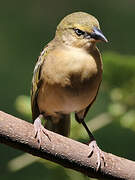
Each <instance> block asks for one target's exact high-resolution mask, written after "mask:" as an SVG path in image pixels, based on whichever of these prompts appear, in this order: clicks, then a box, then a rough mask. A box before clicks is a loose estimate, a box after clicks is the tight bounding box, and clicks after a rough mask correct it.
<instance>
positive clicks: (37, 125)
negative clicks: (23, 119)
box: [34, 115, 50, 146]
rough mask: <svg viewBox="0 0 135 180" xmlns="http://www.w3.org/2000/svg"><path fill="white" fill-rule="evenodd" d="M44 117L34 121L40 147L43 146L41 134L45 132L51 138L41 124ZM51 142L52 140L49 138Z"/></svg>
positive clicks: (40, 116)
mask: <svg viewBox="0 0 135 180" xmlns="http://www.w3.org/2000/svg"><path fill="white" fill-rule="evenodd" d="M42 117H43V115H39V116H38V117H37V118H36V119H35V121H34V131H35V138H36V139H37V141H38V143H39V146H41V132H43V133H44V134H45V135H46V136H47V137H48V138H49V135H48V134H47V132H46V129H45V128H44V126H43V125H42V124H41V118H42ZM49 140H50V138H49Z"/></svg>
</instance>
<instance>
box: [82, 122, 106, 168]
mask: <svg viewBox="0 0 135 180" xmlns="http://www.w3.org/2000/svg"><path fill="white" fill-rule="evenodd" d="M82 125H83V126H84V128H85V129H86V131H87V133H88V135H89V137H90V143H89V147H90V153H89V155H88V157H90V156H91V155H92V154H93V153H94V152H95V153H96V155H97V168H96V170H97V171H98V169H99V167H100V166H101V158H102V159H103V161H104V160H105V156H104V153H103V152H102V150H101V149H100V148H99V147H98V145H97V142H96V140H95V138H94V136H93V134H92V133H91V132H90V130H89V128H88V127H87V125H86V123H85V122H84V120H83V121H82Z"/></svg>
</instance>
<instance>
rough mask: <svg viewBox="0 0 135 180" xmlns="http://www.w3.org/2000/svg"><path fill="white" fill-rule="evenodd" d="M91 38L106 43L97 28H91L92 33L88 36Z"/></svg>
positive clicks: (105, 39)
mask: <svg viewBox="0 0 135 180" xmlns="http://www.w3.org/2000/svg"><path fill="white" fill-rule="evenodd" d="M90 36H91V38H93V39H95V40H101V41H104V42H108V40H107V38H106V37H105V36H104V35H103V33H102V31H101V30H100V29H98V28H97V27H94V28H93V32H92V33H91V34H90Z"/></svg>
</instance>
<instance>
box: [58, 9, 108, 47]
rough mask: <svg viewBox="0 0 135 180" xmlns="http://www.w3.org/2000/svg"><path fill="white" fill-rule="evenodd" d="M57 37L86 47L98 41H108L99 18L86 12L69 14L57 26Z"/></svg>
mask: <svg viewBox="0 0 135 180" xmlns="http://www.w3.org/2000/svg"><path fill="white" fill-rule="evenodd" d="M56 37H57V38H58V39H59V40H61V41H62V42H63V43H65V44H67V45H73V46H75V47H86V46H90V45H91V44H95V42H97V41H104V42H108V41H107V39H106V37H105V36H104V35H103V33H102V32H101V30H100V26H99V22H98V20H97V19H96V18H95V17H94V16H92V15H90V14H88V13H84V12H75V13H72V14H69V15H67V16H66V17H64V18H63V19H62V21H61V22H60V23H59V25H58V26H57V30H56Z"/></svg>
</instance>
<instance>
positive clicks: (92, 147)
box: [88, 140, 105, 171]
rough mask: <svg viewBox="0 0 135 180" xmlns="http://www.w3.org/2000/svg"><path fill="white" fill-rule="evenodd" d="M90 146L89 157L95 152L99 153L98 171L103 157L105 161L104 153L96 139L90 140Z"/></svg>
mask: <svg viewBox="0 0 135 180" xmlns="http://www.w3.org/2000/svg"><path fill="white" fill-rule="evenodd" d="M89 147H90V153H89V155H88V157H91V156H92V154H93V153H94V152H95V153H96V155H97V168H96V171H98V170H99V168H100V166H101V158H102V159H103V161H104V160H105V156H104V153H103V152H102V151H101V149H100V148H99V147H98V145H97V143H96V141H95V140H93V141H91V142H90V144H89Z"/></svg>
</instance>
